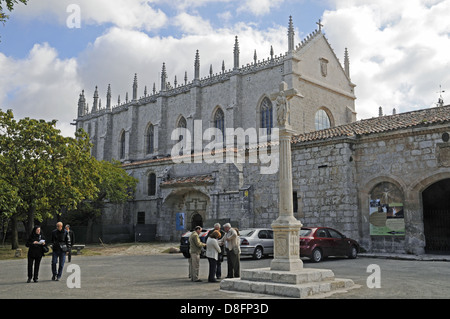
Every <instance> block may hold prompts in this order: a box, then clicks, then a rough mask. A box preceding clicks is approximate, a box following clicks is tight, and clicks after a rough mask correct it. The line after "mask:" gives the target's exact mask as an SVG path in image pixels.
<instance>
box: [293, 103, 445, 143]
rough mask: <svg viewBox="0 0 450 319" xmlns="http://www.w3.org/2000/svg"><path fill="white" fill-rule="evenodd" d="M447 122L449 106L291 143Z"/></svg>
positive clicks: (310, 135)
mask: <svg viewBox="0 0 450 319" xmlns="http://www.w3.org/2000/svg"><path fill="white" fill-rule="evenodd" d="M447 122H448V123H450V105H447V106H441V107H434V108H429V109H423V110H419V111H412V112H406V113H399V114H396V115H388V116H380V117H375V118H371V119H366V120H360V121H357V122H353V123H350V124H345V125H341V126H336V127H332V128H329V129H325V130H320V131H314V132H310V133H305V134H301V135H296V136H294V137H293V138H292V143H295V144H296V143H302V142H310V141H318V140H326V139H332V138H338V137H354V136H358V135H367V134H374V133H383V132H389V131H395V130H401V129H406V128H412V127H418V126H421V125H429V124H438V123H447Z"/></svg>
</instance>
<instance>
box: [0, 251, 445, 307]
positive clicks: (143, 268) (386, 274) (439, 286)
mask: <svg viewBox="0 0 450 319" xmlns="http://www.w3.org/2000/svg"><path fill="white" fill-rule="evenodd" d="M141 253H142V254H140V255H136V254H133V253H131V250H130V249H129V250H128V253H123V252H122V253H111V254H109V255H106V256H102V255H101V256H83V255H80V256H73V257H72V262H71V263H68V262H66V265H65V271H64V275H63V277H62V279H61V281H58V282H55V281H52V280H51V270H50V269H51V265H50V263H51V257H50V255H51V254H50V255H49V256H46V257H44V258H43V260H42V263H41V271H40V275H39V282H37V283H33V282H31V283H26V279H27V278H26V267H27V261H26V259H12V260H3V261H0V302H2V300H3V301H4V300H6V299H9V300H11V299H17V300H19V299H20V300H22V299H40V300H41V299H51V300H54V299H82V300H91V299H92V300H99V299H107V300H118V299H120V300H132V299H139V300H150V302H151V304H153V305H154V304H155V300H158V301H156V303H157V304H158V303H160V302H161V305H166V306H167V300H172V301H174V302H173V306H174V307H175V308H176V310H177V311H178V309H179V307H180V304H182V303H185V302H190V304H191V305H192V304H195V303H199V302H200V303H201V302H204V303H206V302H207V301H208V302H215V303H217V302H227V303H233V302H238V303H242V302H246V303H248V302H251V303H264V302H271V301H270V300H274V299H276V300H278V301H277V302H282V304H283V305H284V304H286V305H290V306H293V307H295V306H296V305H298V302H300V301H299V300H293V299H287V298H277V297H274V296H262V295H253V294H245V293H232V292H225V291H221V290H220V289H219V288H220V287H219V283H208V282H207V275H208V262H207V260H206V259H201V262H200V278H201V279H203V282H200V283H193V282H191V281H190V280H189V279H188V260H187V259H186V258H184V257H183V256H182V255H181V254H180V253H177V254H170V253H161V252H152V253H148V251H147V252H144V251H141ZM372 257H373V256H372ZM372 257H365V256H362V257H358V258H357V259H356V260H350V259H346V258H341V259H329V260H326V261H324V262H321V263H319V264H315V263H311V262H310V261H308V260H307V259H305V260H304V267H305V268H323V269H331V270H333V272H334V273H335V276H336V277H340V278H348V279H352V280H353V281H354V282H355V284H356V286H357V288H356V289H352V290H349V291H347V292H346V293H339V294H334V295H331V296H327V298H326V300H335V301H336V300H340V301H343V302H344V305H348V302H349V301H351V302H353V300H354V299H364V300H366V301H367V300H376V299H388V300H401V299H448V298H449V297H450V282H449V281H448V278H450V267H448V266H449V265H450V264H449V263H448V262H446V261H432V260H420V259H421V258H414V259H413V258H411V259H410V260H400V259H398V258H397V259H389V258H385V257H383V258H372ZM422 259H423V258H422ZM271 260H272V258H265V259H262V260H259V261H257V260H253V259H251V258H247V257H244V258H242V259H241V268H242V269H252V268H264V267H270V262H271ZM444 260H445V259H444ZM371 264H377V265H379V266H380V269H381V288H379V289H370V288H368V287H367V283H366V281H367V278H368V276H370V275H371V273H368V266H369V265H371ZM71 265H77V266H78V267H79V270H80V283H81V286H80V288H68V284H67V279H68V278H69V276H71V274H72V273H71V272H68V271H67V270H68V269H69V267H70V266H71ZM222 267H223V273H224V275H226V269H227V266H226V262H225V263H223V265H222ZM315 298H318V297H315ZM151 300H153V301H151ZM322 300H325V299H322ZM312 302H315V301H312ZM173 310H174V309H171V311H173Z"/></svg>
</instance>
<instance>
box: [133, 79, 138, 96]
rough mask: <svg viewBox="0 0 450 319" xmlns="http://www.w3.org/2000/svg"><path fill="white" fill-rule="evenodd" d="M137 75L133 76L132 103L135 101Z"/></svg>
mask: <svg viewBox="0 0 450 319" xmlns="http://www.w3.org/2000/svg"><path fill="white" fill-rule="evenodd" d="M137 88H138V84H137V73H135V74H134V81H133V101H136V100H137Z"/></svg>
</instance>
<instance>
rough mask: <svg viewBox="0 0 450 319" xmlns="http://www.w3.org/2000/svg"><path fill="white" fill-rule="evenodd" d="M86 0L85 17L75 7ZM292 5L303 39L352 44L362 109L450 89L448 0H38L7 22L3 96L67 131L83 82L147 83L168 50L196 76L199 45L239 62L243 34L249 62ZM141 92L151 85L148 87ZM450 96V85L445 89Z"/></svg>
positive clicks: (121, 87) (124, 87)
mask: <svg viewBox="0 0 450 319" xmlns="http://www.w3.org/2000/svg"><path fill="white" fill-rule="evenodd" d="M70 5H76V6H78V8H79V9H80V15H79V17H80V22H81V26H80V28H69V27H68V24H67V18H68V17H69V16H70V15H71V13H72V11H69V12H68V11H67V9H68V6H70ZM290 15H292V17H293V21H294V26H295V30H296V41H300V40H301V39H303V38H304V37H305V36H306V35H307V34H308V33H310V32H312V31H314V29H315V28H316V27H317V25H316V22H317V21H318V20H319V19H321V20H322V21H323V24H324V28H323V30H324V32H325V34H326V36H327V38H328V40H329V42H330V44H331V46H332V47H333V49H334V50H335V52H336V55H337V56H338V58H339V59H340V60H341V61H343V53H344V48H346V47H347V48H348V49H349V52H350V62H351V74H352V81H353V82H354V83H355V84H356V85H357V87H356V95H357V98H358V99H357V101H356V109H357V112H358V119H362V118H367V117H371V116H376V115H378V107H379V106H382V107H383V109H384V110H385V113H387V114H390V113H391V112H392V109H393V108H394V107H395V108H396V109H397V112H406V111H410V110H415V109H419V108H425V107H431V106H434V105H435V102H436V101H437V98H438V96H439V94H438V93H437V91H439V85H442V87H443V89H447V90H450V72H449V70H450V63H449V61H450V58H449V57H448V52H450V36H449V34H450V22H449V20H448V17H449V16H450V0H397V1H395V2H393V1H390V0H324V1H319V0H178V1H164V0H148V1H144V0H30V1H29V4H28V5H27V6H24V5H22V4H18V5H16V8H15V10H14V11H13V12H12V13H11V14H10V20H9V21H7V23H6V25H5V26H0V36H1V42H0V108H2V109H9V108H11V109H13V111H14V113H15V115H16V117H19V118H20V117H24V116H29V117H35V118H44V119H46V120H50V119H57V120H58V122H59V124H58V125H59V128H60V129H61V130H62V131H63V133H64V134H65V135H71V134H73V130H74V127H73V126H71V125H70V123H71V122H72V120H73V119H74V118H75V117H76V112H77V105H76V104H77V100H78V95H79V93H80V92H81V90H83V89H84V90H85V92H86V96H87V98H88V102H89V103H90V104H92V101H90V100H91V96H92V95H93V91H94V89H95V86H98V87H99V93H100V96H101V98H102V99H103V100H105V97H104V96H105V95H106V87H107V85H108V84H111V87H112V89H113V98H114V99H116V98H117V96H118V95H119V94H120V95H121V97H122V100H123V99H124V97H125V94H126V92H130V91H131V84H132V80H133V77H134V73H138V79H139V84H140V87H139V90H140V91H143V88H144V86H147V87H148V88H149V90H150V88H151V86H152V85H153V83H154V82H156V83H158V75H159V72H160V70H161V65H162V63H163V62H165V63H166V65H167V69H168V73H169V81H173V77H174V76H177V77H178V80H181V79H182V78H183V77H184V72H185V71H187V72H188V75H189V77H192V72H193V70H192V65H193V60H194V55H195V51H196V50H197V49H198V50H199V51H200V57H201V62H202V70H201V72H202V75H203V76H206V75H207V73H208V71H209V66H210V65H213V68H214V71H215V72H216V71H219V69H220V66H221V63H222V60H224V61H225V64H226V67H227V68H229V67H230V66H231V63H232V47H233V42H234V36H235V35H237V36H239V41H240V47H241V63H242V64H243V63H247V62H251V61H252V57H253V52H254V50H257V53H258V58H261V59H262V58H265V57H267V56H268V55H269V49H270V46H271V45H273V47H274V49H275V54H279V53H284V52H285V51H286V48H287V36H286V32H287V25H288V19H289V16H290ZM140 95H143V92H140ZM444 100H446V96H445V94H444Z"/></svg>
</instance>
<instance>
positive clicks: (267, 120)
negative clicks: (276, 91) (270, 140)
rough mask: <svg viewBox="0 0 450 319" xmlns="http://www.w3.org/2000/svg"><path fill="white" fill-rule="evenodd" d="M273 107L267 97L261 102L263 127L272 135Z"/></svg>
mask: <svg viewBox="0 0 450 319" xmlns="http://www.w3.org/2000/svg"><path fill="white" fill-rule="evenodd" d="M272 109H273V107H272V102H271V101H270V100H269V99H268V98H267V97H266V98H264V100H263V101H262V103H261V128H265V129H267V135H270V134H271V132H272V127H273V110H272Z"/></svg>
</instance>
